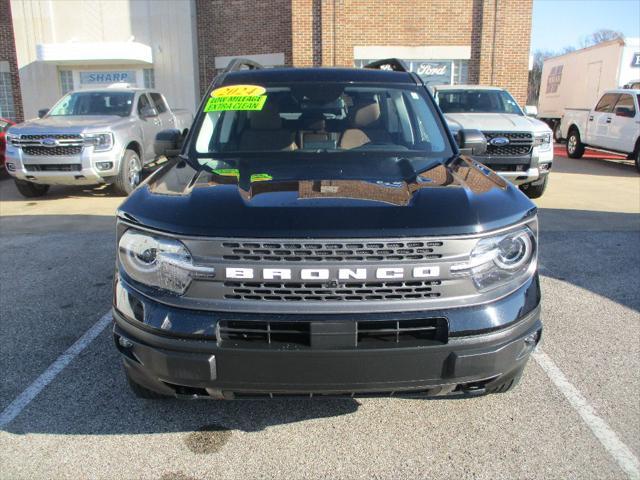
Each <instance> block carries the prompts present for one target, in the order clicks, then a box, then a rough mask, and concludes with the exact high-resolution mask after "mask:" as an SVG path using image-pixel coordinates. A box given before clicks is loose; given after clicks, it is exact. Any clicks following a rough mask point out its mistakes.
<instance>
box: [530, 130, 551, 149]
mask: <svg viewBox="0 0 640 480" xmlns="http://www.w3.org/2000/svg"><path fill="white" fill-rule="evenodd" d="M533 145H534V146H535V147H540V150H549V149H550V148H551V133H550V132H549V133H542V134H538V135H536V139H535V142H534V144H533Z"/></svg>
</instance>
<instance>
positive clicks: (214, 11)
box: [196, 0, 532, 104]
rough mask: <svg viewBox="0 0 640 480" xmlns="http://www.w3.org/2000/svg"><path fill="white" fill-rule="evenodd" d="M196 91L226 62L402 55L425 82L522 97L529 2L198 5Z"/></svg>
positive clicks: (335, 61) (309, 62)
mask: <svg viewBox="0 0 640 480" xmlns="http://www.w3.org/2000/svg"><path fill="white" fill-rule="evenodd" d="M196 10H197V12H198V15H197V20H196V21H197V29H198V62H199V73H200V87H201V90H203V89H205V88H206V87H207V85H208V84H209V83H210V82H211V79H212V78H213V76H214V75H215V72H216V70H217V69H220V68H223V67H224V66H225V65H226V63H227V62H228V60H229V59H230V58H232V57H234V56H249V57H253V58H255V59H256V60H258V61H261V62H262V63H264V64H266V65H293V66H296V67H300V66H334V65H335V66H344V67H350V66H354V65H355V66H361V65H363V64H364V63H366V62H367V61H371V60H377V59H381V58H387V57H397V58H402V59H403V60H405V61H406V62H407V64H408V65H409V66H410V68H411V69H412V70H413V71H416V72H418V73H419V74H420V75H421V76H422V77H423V79H424V80H425V81H426V82H427V83H433V84H442V83H472V84H476V83H480V84H489V85H498V86H503V87H506V88H508V89H509V90H510V91H511V93H512V94H513V95H514V97H515V98H516V99H517V100H518V101H520V102H522V103H523V104H524V102H525V100H526V95H527V77H528V66H529V42H530V36H531V11H532V0H420V1H417V0H401V1H398V2H390V1H388V0H273V1H270V2H253V1H243V0H239V1H233V2H229V1H225V0H196Z"/></svg>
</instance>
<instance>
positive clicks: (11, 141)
mask: <svg viewBox="0 0 640 480" xmlns="http://www.w3.org/2000/svg"><path fill="white" fill-rule="evenodd" d="M6 139H7V144H8V145H12V146H14V147H18V146H20V135H16V134H15V133H7V135H6Z"/></svg>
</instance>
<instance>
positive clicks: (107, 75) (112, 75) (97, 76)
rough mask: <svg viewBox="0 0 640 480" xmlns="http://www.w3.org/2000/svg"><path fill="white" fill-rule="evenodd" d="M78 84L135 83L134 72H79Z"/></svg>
mask: <svg viewBox="0 0 640 480" xmlns="http://www.w3.org/2000/svg"><path fill="white" fill-rule="evenodd" d="M80 83H81V84H83V85H104V84H110V83H136V72H135V71H133V70H124V71H108V72H80Z"/></svg>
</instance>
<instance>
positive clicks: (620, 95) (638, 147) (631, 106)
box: [560, 89, 640, 171]
mask: <svg viewBox="0 0 640 480" xmlns="http://www.w3.org/2000/svg"><path fill="white" fill-rule="evenodd" d="M560 129H561V131H562V136H563V137H564V138H566V139H567V155H568V156H569V157H571V158H580V157H582V155H583V154H584V149H585V148H586V147H590V148H595V149H598V150H605V151H610V152H615V153H626V154H627V156H628V158H629V159H633V160H635V162H636V168H637V169H638V171H640V90H631V89H616V90H608V91H606V92H604V94H603V95H602V97H601V98H600V100H598V103H596V106H595V107H594V108H592V109H591V110H583V109H572V108H567V109H566V110H565V114H564V117H563V118H562V122H561V124H560Z"/></svg>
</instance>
